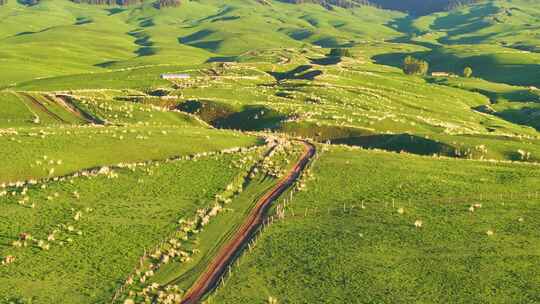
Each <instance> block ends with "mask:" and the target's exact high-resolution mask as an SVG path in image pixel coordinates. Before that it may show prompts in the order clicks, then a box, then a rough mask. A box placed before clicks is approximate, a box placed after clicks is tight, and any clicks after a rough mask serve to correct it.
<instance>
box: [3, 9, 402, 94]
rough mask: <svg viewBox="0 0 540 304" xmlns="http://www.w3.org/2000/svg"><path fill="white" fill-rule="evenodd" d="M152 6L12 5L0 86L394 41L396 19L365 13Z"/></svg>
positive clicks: (5, 14) (6, 24) (7, 18)
mask: <svg viewBox="0 0 540 304" xmlns="http://www.w3.org/2000/svg"><path fill="white" fill-rule="evenodd" d="M152 3H153V1H145V3H144V4H143V5H142V6H140V5H136V6H130V7H127V8H115V7H108V6H93V5H85V4H75V3H72V2H70V1H58V0H43V1H40V2H39V4H38V5H34V6H30V7H27V6H23V5H20V4H19V3H18V2H16V1H10V2H9V3H8V4H7V5H6V6H3V7H2V9H0V20H1V21H0V38H1V41H0V49H1V51H0V56H1V57H2V58H3V59H2V62H1V65H2V67H3V70H9V71H10V72H9V73H3V74H2V76H1V78H0V85H4V86H6V85H10V84H13V83H18V82H21V81H28V80H31V79H34V78H43V77H53V76H59V75H66V74H77V73H90V72H92V73H95V72H100V71H106V70H110V69H119V68H127V67H136V66H144V65H171V64H176V65H178V64H181V65H188V64H194V63H203V62H205V61H206V60H209V59H212V58H215V59H214V60H219V58H220V57H223V56H230V55H239V54H242V53H244V52H247V51H250V50H253V49H259V48H270V47H294V46H300V45H302V44H304V43H313V44H317V45H322V46H336V45H344V44H350V43H352V42H354V41H357V40H365V39H381V38H391V37H395V36H397V35H399V34H398V33H397V32H396V31H394V30H392V29H390V28H389V27H386V26H385V25H384V24H385V23H387V22H388V21H389V20H391V19H392V18H393V17H395V16H399V14H397V13H391V12H385V11H382V10H377V9H373V8H370V7H361V8H356V9H353V10H345V9H335V10H332V11H328V10H327V9H325V8H323V7H321V6H318V5H314V4H313V5H302V6H297V5H294V4H284V3H280V2H272V5H270V6H266V5H262V4H257V3H255V2H247V1H226V2H224V1H215V0H205V1H186V2H185V3H183V5H182V6H181V7H178V8H169V9H164V10H158V9H156V8H154V7H153V5H152ZM67 37H75V38H74V39H66V38H67ZM263 37H264V38H263ZM44 57H45V58H47V61H43V60H41V58H44Z"/></svg>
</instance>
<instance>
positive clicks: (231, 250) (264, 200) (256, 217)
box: [182, 142, 315, 304]
mask: <svg viewBox="0 0 540 304" xmlns="http://www.w3.org/2000/svg"><path fill="white" fill-rule="evenodd" d="M302 144H303V145H304V148H305V149H304V153H303V154H302V156H301V157H300V159H299V160H298V161H297V162H296V164H295V165H294V167H293V168H292V169H291V170H290V171H289V173H288V174H287V176H285V177H283V178H282V179H281V180H279V182H278V183H277V184H276V185H275V186H274V187H273V188H272V189H270V191H268V192H267V193H266V194H265V195H264V196H263V197H261V198H260V199H259V201H258V202H257V204H256V205H255V207H254V208H253V210H251V212H250V213H249V215H248V217H247V218H246V219H245V221H244V223H243V224H242V226H240V228H239V229H238V231H237V232H236V233H235V234H234V235H233V237H232V238H231V239H230V240H229V241H228V242H227V243H225V244H224V245H223V247H221V249H219V251H218V253H217V255H216V256H215V257H214V259H213V260H212V262H211V263H210V264H209V265H208V267H207V268H206V270H205V271H204V272H203V274H202V275H201V276H200V277H199V278H198V279H197V281H195V283H194V284H193V286H192V287H191V288H190V289H189V290H188V291H187V293H186V295H185V297H184V300H182V304H195V303H198V302H199V301H200V300H201V299H202V298H203V296H204V295H205V294H206V293H208V292H209V291H211V290H212V289H214V287H215V286H216V285H217V284H218V282H219V279H220V278H221V276H222V275H223V274H224V273H225V271H226V270H227V267H228V266H229V265H230V264H231V263H232V262H233V261H234V259H235V258H236V257H237V256H238V254H239V253H240V252H241V251H242V249H243V248H244V247H245V245H246V244H247V243H248V242H249V240H250V239H251V237H252V236H253V233H254V232H255V231H256V230H257V229H258V228H259V227H260V226H261V225H262V223H263V220H264V217H265V214H266V211H267V210H268V208H269V207H270V205H271V204H272V202H274V201H275V200H276V199H277V198H278V197H279V196H280V195H281V194H282V193H283V192H285V191H286V190H287V189H289V187H291V186H292V185H293V183H294V182H295V181H296V180H297V179H298V177H299V176H300V174H301V173H302V171H303V170H304V169H305V168H306V166H307V164H308V163H309V161H310V159H311V158H312V157H313V156H314V155H315V146H314V145H312V144H310V143H307V142H302Z"/></svg>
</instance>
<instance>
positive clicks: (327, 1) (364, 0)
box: [279, 0, 371, 9]
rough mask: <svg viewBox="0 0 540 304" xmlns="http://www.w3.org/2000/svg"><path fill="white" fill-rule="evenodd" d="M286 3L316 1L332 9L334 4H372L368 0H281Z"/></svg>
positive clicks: (347, 6)
mask: <svg viewBox="0 0 540 304" xmlns="http://www.w3.org/2000/svg"><path fill="white" fill-rule="evenodd" d="M279 1H281V2H286V3H294V4H301V3H315V4H320V5H322V6H324V7H326V8H328V9H331V8H332V6H338V7H343V8H353V7H356V6H360V5H371V3H370V2H369V1H368V0H279Z"/></svg>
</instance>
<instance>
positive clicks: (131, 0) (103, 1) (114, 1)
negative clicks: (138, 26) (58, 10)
mask: <svg viewBox="0 0 540 304" xmlns="http://www.w3.org/2000/svg"><path fill="white" fill-rule="evenodd" d="M0 1H7V0H0ZM71 1H73V2H75V3H85V4H92V5H120V6H130V5H137V4H141V3H143V0H71ZM180 4H181V2H180V0H156V2H154V7H156V8H159V9H161V8H164V7H177V6H180Z"/></svg>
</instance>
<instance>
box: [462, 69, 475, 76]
mask: <svg viewBox="0 0 540 304" xmlns="http://www.w3.org/2000/svg"><path fill="white" fill-rule="evenodd" d="M472 74H473V70H472V69H471V68H470V67H466V68H465V69H464V70H463V77H465V78H470V77H471V76H472Z"/></svg>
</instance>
